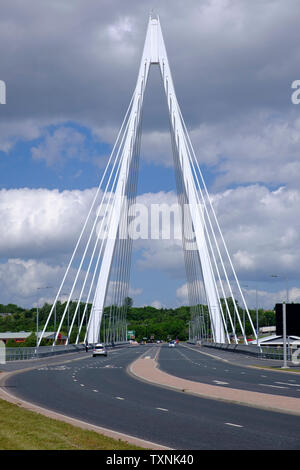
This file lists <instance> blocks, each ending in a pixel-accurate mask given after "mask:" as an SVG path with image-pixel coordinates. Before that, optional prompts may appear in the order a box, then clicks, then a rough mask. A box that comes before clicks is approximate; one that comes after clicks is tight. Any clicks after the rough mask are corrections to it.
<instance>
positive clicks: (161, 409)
mask: <svg viewBox="0 0 300 470" xmlns="http://www.w3.org/2000/svg"><path fill="white" fill-rule="evenodd" d="M156 409H157V410H160V411H169V410H167V409H166V408H156Z"/></svg>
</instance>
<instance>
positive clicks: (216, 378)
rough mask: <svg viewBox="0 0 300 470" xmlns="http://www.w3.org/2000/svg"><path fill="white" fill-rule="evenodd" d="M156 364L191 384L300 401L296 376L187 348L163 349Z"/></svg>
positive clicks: (298, 378)
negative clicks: (246, 365) (243, 365)
mask: <svg viewBox="0 0 300 470" xmlns="http://www.w3.org/2000/svg"><path fill="white" fill-rule="evenodd" d="M209 353H211V351H209ZM158 361H159V366H160V369H161V370H163V371H164V372H168V373H169V374H171V375H176V376H177V377H181V378H184V379H188V380H193V381H195V382H202V383H206V384H210V385H216V386H220V387H230V388H237V389H240V390H250V391H254V392H260V393H268V394H272V395H283V396H289V397H295V398H300V374H299V375H298V376H297V375H296V374H288V373H286V372H285V373H283V372H273V371H267V370H264V369H250V368H249V367H242V366H236V365H233V364H231V363H226V362H224V361H220V360H219V359H214V358H213V357H210V356H208V355H206V354H202V353H201V352H198V351H197V350H196V348H193V347H192V346H190V345H176V347H175V348H169V347H166V346H165V347H163V348H161V351H160V354H159V357H158ZM255 363H256V361H255V358H254V359H253V364H255ZM299 420H300V418H299Z"/></svg>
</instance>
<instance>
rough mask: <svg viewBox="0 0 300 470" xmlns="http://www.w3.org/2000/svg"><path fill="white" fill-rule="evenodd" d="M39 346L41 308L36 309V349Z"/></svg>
mask: <svg viewBox="0 0 300 470" xmlns="http://www.w3.org/2000/svg"><path fill="white" fill-rule="evenodd" d="M38 344H39V308H38V307H36V347H38Z"/></svg>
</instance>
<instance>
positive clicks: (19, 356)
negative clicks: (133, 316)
mask: <svg viewBox="0 0 300 470" xmlns="http://www.w3.org/2000/svg"><path fill="white" fill-rule="evenodd" d="M128 344H129V343H128V341H125V342H122V343H114V345H113V346H112V344H111V343H108V344H105V347H106V348H108V349H112V348H120V347H122V346H127V345H128ZM89 349H91V347H89ZM84 350H85V344H68V345H63V344H62V345H56V346H39V347H38V348H37V347H25V346H24V347H17V348H5V361H6V362H10V361H23V360H28V359H42V358H44V357H49V356H56V355H59V354H66V353H72V352H77V351H84Z"/></svg>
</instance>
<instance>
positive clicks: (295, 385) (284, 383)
mask: <svg viewBox="0 0 300 470" xmlns="http://www.w3.org/2000/svg"><path fill="white" fill-rule="evenodd" d="M275 383H276V384H280V385H288V386H289V387H299V386H300V384H288V383H286V382H275Z"/></svg>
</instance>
